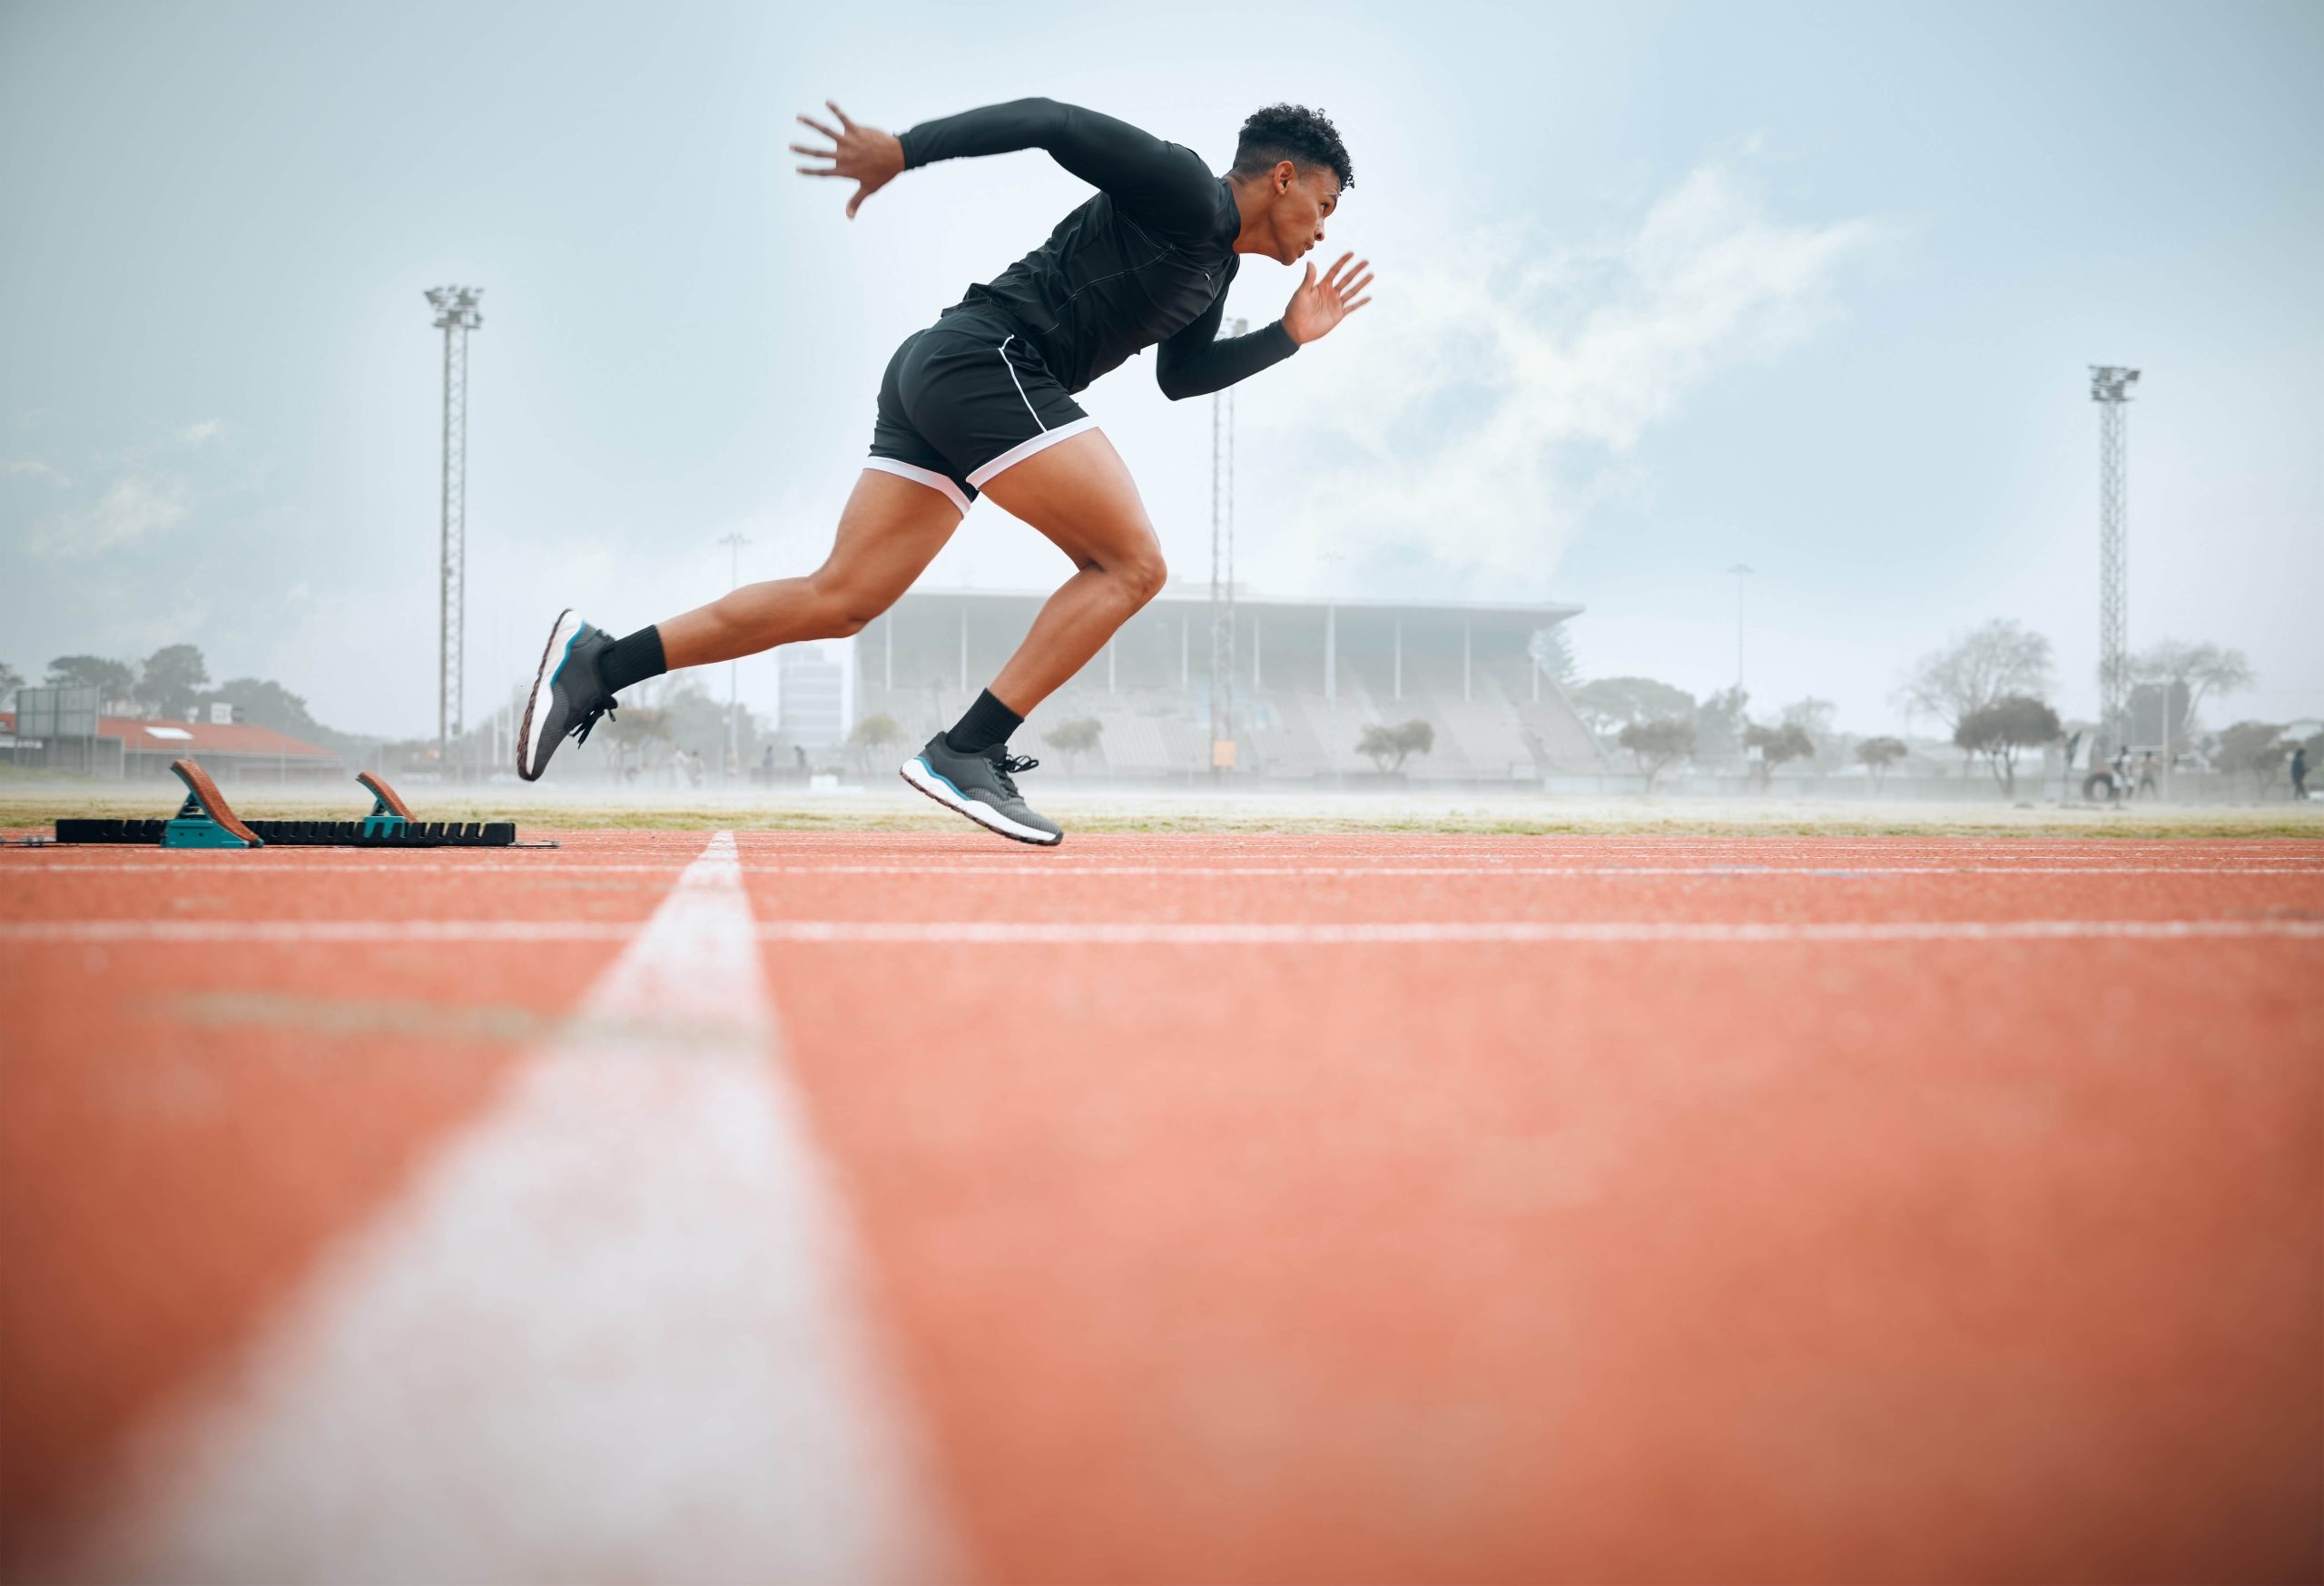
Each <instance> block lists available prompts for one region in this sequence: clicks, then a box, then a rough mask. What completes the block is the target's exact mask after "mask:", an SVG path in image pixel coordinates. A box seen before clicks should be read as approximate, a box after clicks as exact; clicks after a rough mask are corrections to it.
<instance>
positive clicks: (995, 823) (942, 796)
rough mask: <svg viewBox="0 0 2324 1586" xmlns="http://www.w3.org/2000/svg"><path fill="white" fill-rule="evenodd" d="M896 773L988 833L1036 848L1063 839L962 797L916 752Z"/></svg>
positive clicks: (1044, 846)
mask: <svg viewBox="0 0 2324 1586" xmlns="http://www.w3.org/2000/svg"><path fill="white" fill-rule="evenodd" d="M898 774H900V775H901V776H902V778H903V779H904V780H905V781H906V782H908V783H911V785H912V786H914V787H916V788H918V789H919V790H920V791H921V792H922V793H926V794H927V795H928V796H929V797H930V798H931V799H934V800H935V801H936V802H937V803H940V804H942V805H943V806H944V807H945V808H946V809H948V810H951V811H954V812H955V813H960V814H963V815H966V816H967V817H968V818H969V819H970V820H971V821H974V822H975V823H977V824H978V825H980V826H981V827H983V828H984V829H985V830H986V831H988V832H997V833H998V834H1000V836H1003V837H1007V838H1009V839H1011V840H1012V841H1015V842H1029V843H1031V844H1032V845H1033V846H1034V847H1036V848H1055V847H1056V846H1057V845H1058V844H1059V843H1060V842H1064V841H1065V833H1064V832H1055V833H1051V832H1043V831H1041V830H1039V828H1037V827H1033V826H1021V825H1019V824H1018V823H1016V822H1014V821H1012V820H1010V819H1009V817H1008V816H1006V815H1004V814H1002V813H1000V811H999V810H996V809H994V808H993V807H992V806H991V805H990V804H987V803H978V802H977V801H976V800H975V799H972V798H967V797H964V796H962V794H961V793H960V789H958V788H956V787H954V786H953V785H952V784H951V783H949V782H947V781H945V780H944V778H943V776H942V775H941V774H940V773H938V772H935V771H933V770H931V769H930V768H929V764H928V762H926V761H925V760H922V759H921V757H920V756H919V755H917V754H915V755H913V756H912V757H911V759H909V760H907V761H905V762H904V763H903V769H902V771H901V772H900V773H898Z"/></svg>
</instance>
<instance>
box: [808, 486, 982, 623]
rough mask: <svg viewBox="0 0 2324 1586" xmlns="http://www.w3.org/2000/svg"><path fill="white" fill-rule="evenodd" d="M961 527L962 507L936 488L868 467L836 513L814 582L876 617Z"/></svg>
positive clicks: (908, 586)
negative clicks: (835, 532) (829, 542)
mask: <svg viewBox="0 0 2324 1586" xmlns="http://www.w3.org/2000/svg"><path fill="white" fill-rule="evenodd" d="M958 527H960V508H959V507H955V506H953V505H952V503H951V501H950V498H948V497H945V496H943V495H942V494H940V492H938V491H936V490H933V489H931V488H929V487H928V486H926V485H922V484H920V483H918V482H916V481H914V480H911V479H906V478H898V477H897V476H896V475H894V474H886V473H881V472H880V471H879V470H878V469H876V468H866V469H864V470H863V472H862V474H860V475H858V476H857V477H856V480H855V488H854V489H853V490H852V491H851V492H850V493H849V495H848V497H847V506H846V507H844V508H842V510H841V512H840V515H839V533H838V535H837V537H835V538H834V539H833V541H832V554H831V555H830V556H829V557H825V558H824V560H823V565H822V566H821V567H820V568H818V569H817V570H816V572H815V575H814V581H815V583H816V584H817V585H818V586H821V587H822V588H824V589H826V590H828V591H829V592H831V593H832V594H834V595H838V596H843V597H845V598H846V599H848V600H849V601H850V602H851V603H852V604H856V605H861V606H864V607H865V611H864V613H863V615H866V616H876V615H877V614H878V613H880V612H882V611H885V610H886V609H887V608H888V607H889V606H891V605H893V604H894V603H895V599H896V597H897V596H900V595H901V594H902V593H903V592H904V591H905V590H907V589H909V588H911V583H912V580H913V579H915V578H917V577H919V576H920V575H921V571H922V570H923V569H925V568H926V567H927V566H928V564H929V563H930V562H931V561H933V560H935V559H936V553H937V552H939V551H940V550H942V549H943V548H944V546H945V542H946V541H948V540H950V538H951V537H952V531H953V530H954V529H956V528H958Z"/></svg>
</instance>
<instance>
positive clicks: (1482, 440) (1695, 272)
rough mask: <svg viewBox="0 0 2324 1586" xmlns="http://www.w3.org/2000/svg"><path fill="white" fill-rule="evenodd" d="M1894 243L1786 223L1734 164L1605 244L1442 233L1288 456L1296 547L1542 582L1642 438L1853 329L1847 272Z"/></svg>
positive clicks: (1685, 187)
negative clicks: (1846, 299)
mask: <svg viewBox="0 0 2324 1586" xmlns="http://www.w3.org/2000/svg"><path fill="white" fill-rule="evenodd" d="M1746 153H1748V151H1746ZM1881 230H1882V228H1881V227H1880V226H1879V225H1878V224H1877V223H1876V222H1870V221H1865V220H1848V221H1840V222H1824V223H1816V222H1786V221H1784V220H1782V219H1780V218H1778V217H1777V216H1775V215H1773V214H1771V213H1770V212H1769V211H1768V205H1767V203H1766V201H1765V199H1764V198H1763V196H1762V195H1761V193H1760V192H1759V189H1758V184H1757V183H1756V182H1754V181H1753V180H1752V177H1751V174H1750V172H1749V171H1748V167H1747V166H1746V165H1745V164H1744V163H1741V160H1740V158H1739V157H1738V158H1720V159H1717V160H1713V161H1711V162H1709V163H1705V164H1704V165H1702V166H1701V167H1699V169H1697V170H1696V171H1695V172H1692V173H1691V174H1689V176H1688V177H1687V178H1686V179H1685V180H1684V181H1683V182H1680V183H1679V185H1678V186H1677V187H1676V188H1674V189H1672V190H1671V191H1670V192H1669V193H1667V194H1665V195H1664V196H1663V197H1662V198H1661V199H1659V201H1658V202H1655V203H1654V204H1653V205H1652V206H1651V207H1650V208H1649V210H1647V212H1645V213H1644V214H1643V215H1642V216H1640V218H1639V220H1638V222H1637V223H1636V224H1635V225H1634V226H1633V227H1631V228H1629V229H1628V230H1626V231H1623V232H1621V233H1620V234H1618V235H1614V236H1611V237H1608V238H1605V239H1601V240H1600V241H1594V242H1590V243H1587V244H1582V245H1578V246H1576V245H1569V246H1562V247H1546V246H1543V245H1541V243H1540V241H1539V240H1538V238H1537V237H1536V235H1534V234H1533V233H1532V232H1531V231H1528V230H1526V229H1522V228H1517V227H1510V228H1502V229H1497V230H1491V231H1481V232H1476V233H1472V234H1471V235H1467V236H1462V235H1461V234H1460V233H1459V232H1458V231H1452V232H1451V233H1450V234H1449V235H1448V236H1441V237H1440V238H1439V243H1440V246H1439V247H1438V249H1437V250H1436V251H1435V252H1434V253H1433V261H1432V262H1431V263H1429V264H1428V265H1426V266H1423V267H1422V268H1420V269H1418V270H1412V269H1401V270H1399V271H1396V272H1395V277H1394V279H1393V281H1386V282H1385V283H1384V284H1385V285H1386V286H1387V287H1388V288H1389V289H1391V290H1393V308H1392V309H1390V310H1389V311H1388V312H1386V313H1382V312H1381V311H1380V309H1381V308H1382V307H1387V306H1388V305H1387V303H1386V301H1384V302H1383V303H1382V304H1381V305H1379V306H1377V307H1374V308H1372V309H1367V310H1364V313H1365V315H1366V316H1369V317H1370V318H1369V322H1366V320H1364V319H1362V318H1360V319H1359V320H1356V321H1353V322H1352V323H1351V325H1350V326H1349V327H1348V329H1347V330H1345V331H1343V332H1342V333H1341V334H1342V335H1343V336H1345V338H1346V341H1345V344H1344V345H1343V346H1339V347H1334V348H1333V349H1332V353H1333V355H1334V360H1335V369H1334V379H1333V382H1332V387H1333V395H1332V398H1331V400H1330V402H1329V404H1328V406H1326V407H1325V408H1324V409H1322V412H1321V418H1320V419H1318V418H1317V417H1315V415H1314V414H1313V413H1310V414H1307V415H1303V416H1302V418H1301V419H1300V420H1299V421H1298V423H1297V429H1298V431H1299V432H1300V433H1298V434H1297V435H1295V436H1286V437H1285V439H1289V440H1295V442H1296V443H1297V444H1299V445H1300V446H1301V447H1302V448H1303V449H1305V453H1306V455H1307V456H1308V457H1309V458H1313V459H1314V461H1315V464H1316V465H1317V466H1316V467H1315V469H1314V471H1313V475H1312V477H1313V478H1314V479H1315V483H1314V485H1313V486H1311V487H1310V488H1308V490H1307V491H1306V492H1305V496H1304V498H1303V499H1302V500H1301V501H1300V502H1299V504H1298V510H1297V512H1296V515H1295V516H1296V524H1295V534H1294V535H1293V536H1292V537H1289V541H1290V543H1289V544H1287V545H1286V547H1285V548H1286V549H1293V550H1295V551H1296V552H1297V553H1298V554H1300V555H1303V556H1311V557H1312V556H1316V555H1322V554H1324V551H1325V549H1326V548H1327V547H1328V548H1329V549H1330V550H1331V551H1332V552H1334V553H1338V554H1344V555H1345V556H1346V557H1348V558H1349V559H1350V560H1352V561H1355V562H1358V563H1363V562H1366V561H1373V562H1379V561H1384V560H1388V559H1392V558H1393V559H1399V560H1403V561H1407V562H1408V561H1409V560H1410V558H1411V557H1412V556H1413V551H1414V548H1415V547H1425V555H1426V557H1427V559H1428V560H1429V561H1431V562H1433V563H1434V564H1435V565H1437V566H1440V567H1442V568H1443V569H1445V570H1448V571H1450V572H1452V573H1453V574H1455V575H1456V576H1459V577H1461V578H1462V580H1464V581H1466V582H1468V583H1470V584H1472V585H1476V584H1484V583H1489V582H1490V581H1492V580H1493V579H1496V578H1500V577H1505V576H1508V575H1510V574H1512V573H1517V572H1523V573H1526V574H1528V575H1531V576H1533V577H1534V578H1536V579H1538V578H1539V577H1540V576H1542V575H1544V574H1546V572H1547V571H1548V570H1549V569H1550V568H1551V567H1553V566H1554V565H1555V563H1556V560H1557V557H1558V555H1559V553H1560V552H1561V549H1562V548H1563V547H1564V545H1565V544H1566V542H1567V540H1568V538H1569V537H1571V534H1572V533H1573V532H1574V529H1575V527H1576V526H1577V524H1578V523H1579V522H1580V520H1581V518H1582V517H1584V516H1586V514H1587V512H1588V511H1589V509H1590V506H1591V505H1592V504H1593V503H1595V502H1597V501H1600V500H1602V499H1604V498H1606V497H1608V496H1609V495H1610V494H1613V493H1615V492H1617V491H1619V490H1620V489H1621V488H1624V485H1625V482H1626V474H1625V468H1624V458H1625V457H1626V456H1627V454H1629V453H1630V451H1631V449H1632V448H1634V447H1636V445H1637V444H1638V442H1639V441H1640V438H1641V437H1643V436H1644V435H1645V434H1646V433H1647V432H1648V431H1649V430H1650V429H1653V428H1654V427H1655V426H1656V425H1657V424H1659V423H1661V422H1664V421H1666V420H1667V419H1669V418H1670V417H1671V416H1672V415H1673V414H1674V413H1675V412H1676V411H1677V410H1678V409H1679V407H1680V406H1681V405H1682V404H1683V403H1684V402H1685V401H1686V400H1687V399H1688V398H1689V396H1690V395H1692V394H1693V393H1694V392H1695V391H1696V390H1698V389H1699V388H1701V387H1702V386H1703V385H1704V384H1705V383H1706V382H1707V381H1709V379H1712V378H1714V377H1715V376H1716V375H1718V373H1719V372H1720V371H1721V370H1723V369H1728V368H1729V367H1731V366H1733V365H1736V364H1738V363H1745V362H1749V361H1752V360H1764V359H1767V358H1769V357H1772V356H1774V355H1776V354H1777V353H1779V352H1780V351H1782V350H1784V349H1786V348H1787V347H1790V346H1792V345H1794V344H1796V343H1797V342H1798V341H1799V340H1801V339H1802V338H1804V337H1806V336H1807V335H1808V334H1810V333H1811V332H1812V331H1814V330H1816V329H1817V326H1819V325H1820V324H1822V323H1824V322H1825V321H1827V320H1829V319H1830V318H1831V317H1833V316H1834V315H1835V314H1836V313H1837V278H1838V276H1839V274H1840V271H1841V270H1842V267H1843V266H1844V265H1846V263H1847V262H1848V261H1850V260H1852V259H1853V258H1855V257H1856V256H1857V255H1858V254H1860V253H1862V252H1863V251H1865V249H1866V246H1867V245H1868V244H1869V243H1870V242H1871V241H1873V240H1874V239H1875V238H1876V237H1877V236H1878V235H1879V234H1880V232H1881ZM1448 243H1449V245H1445V244H1448ZM1318 431H1320V433H1318ZM1332 559H1334V560H1336V559H1338V557H1337V555H1334V557H1333V558H1332Z"/></svg>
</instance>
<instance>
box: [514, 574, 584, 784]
mask: <svg viewBox="0 0 2324 1586" xmlns="http://www.w3.org/2000/svg"><path fill="white" fill-rule="evenodd" d="M586 626H588V625H587V624H586V623H584V622H583V621H582V620H581V618H580V617H579V616H577V615H576V614H575V612H574V610H573V608H572V607H571V606H566V608H565V609H564V610H563V611H560V612H558V613H557V614H556V621H555V622H553V623H551V624H550V625H549V630H548V643H547V645H543V646H542V647H541V665H540V670H539V671H537V672H536V673H534V674H533V691H532V692H531V693H530V694H527V695H526V696H525V724H524V726H523V728H522V729H520V730H519V731H518V732H517V775H518V776H520V777H522V778H524V779H525V780H526V781H527V782H538V781H539V780H540V778H541V772H542V770H543V768H544V765H545V762H544V761H543V759H542V756H541V752H540V748H541V746H540V744H539V741H538V740H539V736H540V732H541V729H542V728H545V727H547V725H548V695H549V685H550V680H551V679H553V678H554V677H555V676H556V668H557V667H558V666H559V665H563V664H564V660H565V652H566V650H568V649H570V648H572V646H573V639H574V635H576V634H578V633H579V632H580V631H581V630H582V629H583V628H584V627H586Z"/></svg>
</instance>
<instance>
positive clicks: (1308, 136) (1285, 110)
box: [1235, 104, 1355, 188]
mask: <svg viewBox="0 0 2324 1586" xmlns="http://www.w3.org/2000/svg"><path fill="white" fill-rule="evenodd" d="M1278 160H1288V161H1290V162H1291V163H1293V164H1295V165H1308V166H1315V165H1323V166H1328V167H1330V169H1331V172H1332V173H1333V174H1334V176H1337V177H1338V178H1339V179H1340V186H1341V187H1343V188H1349V187H1354V185H1355V166H1354V163H1353V162H1351V161H1350V160H1349V159H1348V157H1347V145H1346V144H1345V143H1341V142H1340V133H1339V129H1338V128H1337V127H1335V126H1334V125H1333V124H1332V123H1331V118H1330V117H1328V116H1326V115H1325V114H1324V113H1323V112H1322V111H1320V110H1309V109H1308V108H1307V107H1306V106H1305V105H1304V104H1270V105H1268V106H1267V107H1266V108H1265V110H1255V111H1253V112H1252V113H1251V115H1250V119H1249V120H1247V121H1246V122H1245V123H1243V135H1242V137H1241V138H1239V139H1237V140H1236V144H1235V174H1236V175H1237V176H1256V175H1259V174H1260V173H1261V172H1265V170H1266V169H1267V168H1268V167H1269V166H1271V165H1273V164H1274V163H1275V162H1276V161H1278Z"/></svg>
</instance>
